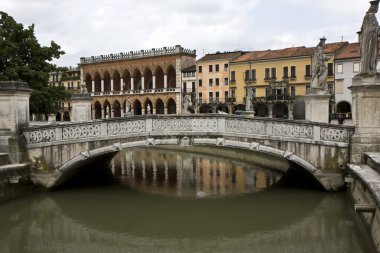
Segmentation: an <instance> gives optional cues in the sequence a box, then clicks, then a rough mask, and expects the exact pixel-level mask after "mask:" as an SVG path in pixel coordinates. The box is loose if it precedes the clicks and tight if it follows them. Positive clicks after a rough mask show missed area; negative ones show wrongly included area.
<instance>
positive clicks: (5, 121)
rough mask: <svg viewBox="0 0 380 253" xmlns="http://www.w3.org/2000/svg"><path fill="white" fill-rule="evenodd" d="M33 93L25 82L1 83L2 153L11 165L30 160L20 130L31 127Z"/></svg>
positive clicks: (0, 121) (0, 141) (0, 145)
mask: <svg viewBox="0 0 380 253" xmlns="http://www.w3.org/2000/svg"><path fill="white" fill-rule="evenodd" d="M31 92H32V90H31V89H29V87H28V84H27V83H25V82H15V81H0V152H1V153H8V158H9V162H10V163H21V162H24V161H27V160H28V158H27V154H26V152H25V146H24V145H25V144H24V143H23V139H24V138H23V136H21V134H20V130H21V128H22V127H27V126H29V117H30V116H29V115H30V111H29V97H30V93H31Z"/></svg>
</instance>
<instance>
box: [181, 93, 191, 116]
mask: <svg viewBox="0 0 380 253" xmlns="http://www.w3.org/2000/svg"><path fill="white" fill-rule="evenodd" d="M189 106H190V96H189V95H188V94H186V95H185V96H184V97H183V101H182V112H183V113H189Z"/></svg>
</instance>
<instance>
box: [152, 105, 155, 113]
mask: <svg viewBox="0 0 380 253" xmlns="http://www.w3.org/2000/svg"><path fill="white" fill-rule="evenodd" d="M152 114H156V107H155V106H153V110H152Z"/></svg>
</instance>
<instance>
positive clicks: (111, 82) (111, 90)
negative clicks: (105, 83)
mask: <svg viewBox="0 0 380 253" xmlns="http://www.w3.org/2000/svg"><path fill="white" fill-rule="evenodd" d="M112 93H113V79H111V94H112Z"/></svg>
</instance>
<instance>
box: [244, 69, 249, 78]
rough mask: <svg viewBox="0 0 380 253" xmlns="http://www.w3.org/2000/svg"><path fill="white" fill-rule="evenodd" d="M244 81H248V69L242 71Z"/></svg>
mask: <svg viewBox="0 0 380 253" xmlns="http://www.w3.org/2000/svg"><path fill="white" fill-rule="evenodd" d="M243 78H244V81H249V70H248V69H247V70H246V71H245V72H244V76H243Z"/></svg>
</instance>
